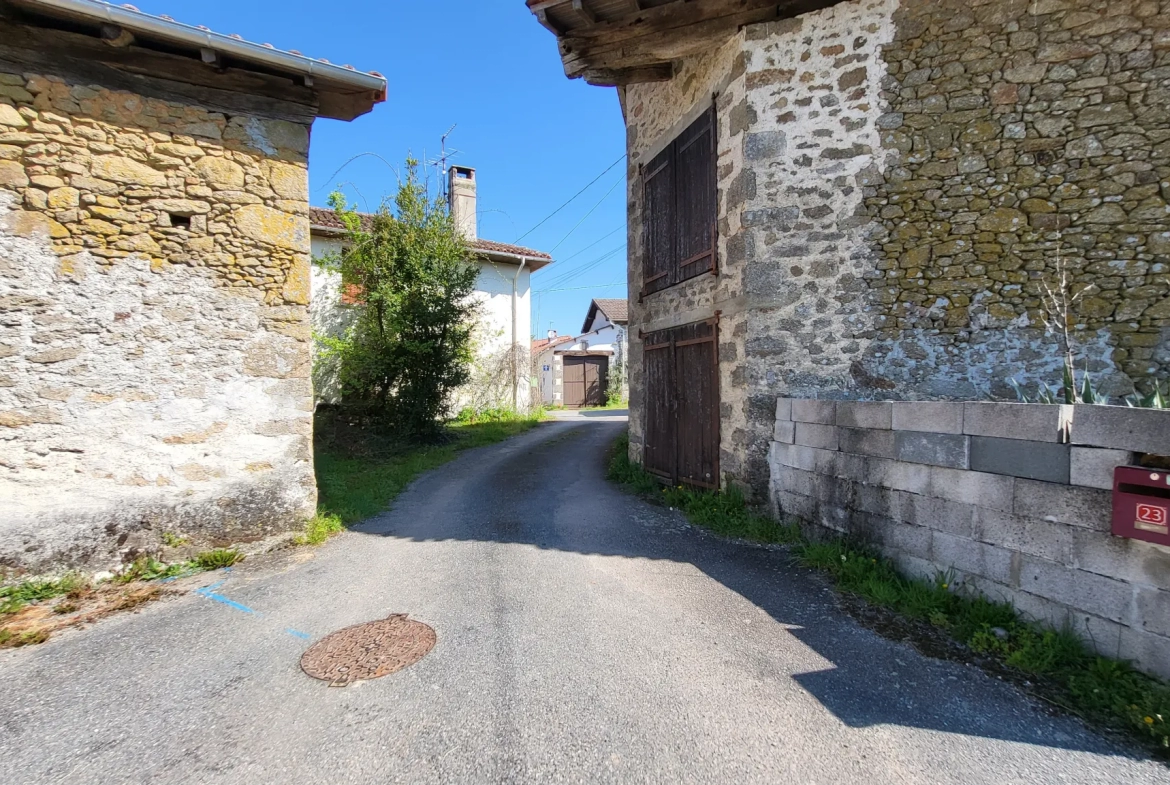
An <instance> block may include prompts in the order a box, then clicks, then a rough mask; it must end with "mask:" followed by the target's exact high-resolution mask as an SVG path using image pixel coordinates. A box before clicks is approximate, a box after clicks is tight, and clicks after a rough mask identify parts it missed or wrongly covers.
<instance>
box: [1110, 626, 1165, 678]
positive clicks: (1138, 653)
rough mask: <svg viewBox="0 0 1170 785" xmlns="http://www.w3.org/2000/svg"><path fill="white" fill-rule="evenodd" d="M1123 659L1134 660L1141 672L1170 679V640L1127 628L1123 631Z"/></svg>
mask: <svg viewBox="0 0 1170 785" xmlns="http://www.w3.org/2000/svg"><path fill="white" fill-rule="evenodd" d="M1120 648H1121V659H1123V660H1132V661H1133V662H1134V663H1136V664H1137V667H1138V668H1139V669H1140V670H1143V671H1145V672H1146V673H1149V674H1151V675H1154V676H1158V677H1160V678H1163V679H1170V638H1166V637H1165V636H1162V635H1155V634H1154V633H1152V632H1146V631H1145V630H1135V629H1133V628H1132V627H1127V628H1125V629H1123V630H1122V631H1121V647H1120Z"/></svg>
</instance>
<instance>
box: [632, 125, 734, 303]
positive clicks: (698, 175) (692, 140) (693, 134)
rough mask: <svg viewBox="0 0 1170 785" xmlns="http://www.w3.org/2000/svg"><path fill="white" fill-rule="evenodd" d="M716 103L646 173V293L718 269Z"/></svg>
mask: <svg viewBox="0 0 1170 785" xmlns="http://www.w3.org/2000/svg"><path fill="white" fill-rule="evenodd" d="M715 133H716V125H715V107H714V106H713V105H712V107H711V108H710V109H708V110H707V111H706V112H704V113H703V115H702V116H701V117H700V118H699V119H698V120H696V121H695V122H693V123H691V125H690V126H689V127H687V129H686V130H685V131H683V132H682V133H681V134H680V135H679V136H678V137H677V138H676V139H675V140H674V141H672V142H671V143H670V144H669V145H668V146H667V147H666V149H665V150H663V151H662V152H661V153H659V154H658V155H656V156H655V157H654V158H653V160H651V161H650V163H649V164H648V165H647V166H646V167H645V168H644V169H643V173H642V233H643V240H644V254H643V270H642V296H645V295H647V294H651V293H653V292H657V291H661V290H662V289H666V288H667V287H669V286H673V285H674V284H676V283H680V282H681V281H685V280H687V279H688V278H694V277H695V276H696V275H702V274H703V273H706V272H714V271H715V269H716V263H715V259H716V253H715V246H716V220H717V214H716V210H717V206H716V188H717V186H716V177H715Z"/></svg>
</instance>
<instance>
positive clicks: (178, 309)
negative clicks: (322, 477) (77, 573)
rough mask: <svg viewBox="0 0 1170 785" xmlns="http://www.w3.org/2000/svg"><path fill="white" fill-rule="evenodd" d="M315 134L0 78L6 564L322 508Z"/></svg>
mask: <svg viewBox="0 0 1170 785" xmlns="http://www.w3.org/2000/svg"><path fill="white" fill-rule="evenodd" d="M308 134H309V129H308V127H307V126H304V125H299V124H295V123H290V122H286V121H280V120H270V119H263V118H261V117H249V116H243V115H237V116H233V117H227V116H224V115H223V114H219V113H215V112H209V111H205V110H203V109H200V108H197V107H192V106H186V105H181V104H177V103H169V102H165V101H161V100H155V99H148V98H144V97H142V96H138V95H135V94H131V93H127V92H117V91H111V90H106V89H103V88H101V87H100V86H93V85H87V84H78V83H67V82H66V81H63V80H61V79H58V78H56V77H43V76H37V75H31V74H16V73H0V319H2V320H3V334H2V335H0V426H2V427H0V508H3V510H4V514H3V515H2V516H0V563H3V564H7V565H15V566H18V567H24V568H28V569H34V570H36V569H46V568H51V567H53V566H57V565H61V564H76V565H85V566H104V565H109V564H114V563H117V562H118V561H119V560H121V559H122V558H124V557H127V556H131V555H134V554H135V553H137V552H142V551H150V550H154V549H156V548H157V546H158V544H159V538H160V535H161V534H162V533H163V532H164V531H170V532H174V533H178V534H184V535H189V536H191V537H192V538H194V539H195V540H196V541H208V542H223V541H228V540H248V539H255V538H258V537H261V536H263V535H265V534H269V533H273V532H276V531H280V530H283V529H288V528H290V527H293V526H296V525H298V524H299V523H300V522H302V521H303V520H304V519H305V518H306V517H308V516H310V515H311V514H312V512H313V508H314V504H315V497H316V491H315V484H314V479H313V468H312V445H311V430H312V419H311V418H312V408H313V398H312V389H311V383H310V381H309V365H310V352H309V323H308V308H307V306H308V302H309V253H310V251H309V222H308V218H307V214H308V193H307V191H308V182H307V168H306V164H307V154H308Z"/></svg>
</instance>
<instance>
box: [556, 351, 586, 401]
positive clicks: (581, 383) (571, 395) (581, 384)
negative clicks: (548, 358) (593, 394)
mask: <svg viewBox="0 0 1170 785" xmlns="http://www.w3.org/2000/svg"><path fill="white" fill-rule="evenodd" d="M561 387H562V390H563V392H564V401H565V406H566V407H569V408H580V407H582V406H584V405H585V358H584V357H565V358H564V375H563V377H562V379H561Z"/></svg>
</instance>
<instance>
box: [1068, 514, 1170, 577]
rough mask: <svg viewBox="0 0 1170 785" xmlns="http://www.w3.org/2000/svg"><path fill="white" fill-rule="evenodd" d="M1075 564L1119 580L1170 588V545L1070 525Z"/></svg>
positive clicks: (1083, 568) (1080, 567)
mask: <svg viewBox="0 0 1170 785" xmlns="http://www.w3.org/2000/svg"><path fill="white" fill-rule="evenodd" d="M1070 531H1071V532H1072V557H1073V561H1072V563H1073V565H1074V566H1076V567H1077V568H1078V569H1081V570H1085V571H1086V572H1092V573H1096V574H1097V575H1104V576H1106V577H1109V578H1116V579H1117V580H1120V581H1129V582H1131V583H1138V584H1145V585H1147V586H1158V587H1161V588H1163V589H1170V547H1167V546H1164V545H1154V544H1153V543H1150V542H1142V541H1141V540H1130V539H1126V538H1124V537H1114V536H1113V535H1111V534H1110V533H1109V532H1108V531H1092V530H1089V529H1079V528H1074V527H1070Z"/></svg>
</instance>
